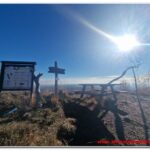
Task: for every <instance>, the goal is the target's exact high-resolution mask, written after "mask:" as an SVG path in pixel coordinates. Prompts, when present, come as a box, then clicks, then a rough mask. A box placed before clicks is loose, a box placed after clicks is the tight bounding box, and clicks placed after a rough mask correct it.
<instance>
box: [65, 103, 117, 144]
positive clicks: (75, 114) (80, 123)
mask: <svg viewBox="0 0 150 150" xmlns="http://www.w3.org/2000/svg"><path fill="white" fill-rule="evenodd" d="M63 109H64V113H65V115H66V117H71V118H75V119H76V120H77V121H76V127H77V129H76V133H75V135H74V137H73V140H72V141H71V142H70V143H69V145H77V146H86V145H91V146H92V145H93V146H94V145H98V144H97V143H96V141H97V140H114V139H115V137H114V136H113V135H112V134H111V133H110V132H109V131H108V129H107V128H106V127H105V125H104V123H103V122H102V120H100V119H99V118H98V117H97V114H95V113H94V111H91V110H89V109H88V108H87V107H85V106H81V105H80V104H77V103H75V102H66V103H64V104H63ZM99 146H100V145H99ZM105 146H106V145H105Z"/></svg>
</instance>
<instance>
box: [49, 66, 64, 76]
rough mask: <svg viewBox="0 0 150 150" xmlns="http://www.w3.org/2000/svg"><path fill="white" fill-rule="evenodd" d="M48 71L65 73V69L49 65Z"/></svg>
mask: <svg viewBox="0 0 150 150" xmlns="http://www.w3.org/2000/svg"><path fill="white" fill-rule="evenodd" d="M48 72H49V73H56V72H57V73H58V74H65V69H61V68H56V67H49V71H48Z"/></svg>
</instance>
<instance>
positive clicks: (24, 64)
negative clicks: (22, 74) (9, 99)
mask: <svg viewBox="0 0 150 150" xmlns="http://www.w3.org/2000/svg"><path fill="white" fill-rule="evenodd" d="M1 63H2V65H1V74H0V92H1V91H31V92H32V91H33V82H34V71H35V65H36V62H25V61H1ZM8 66H12V67H32V70H33V71H32V77H31V87H30V88H14V89H13V88H12V89H11V88H3V83H4V75H5V68H6V67H8Z"/></svg>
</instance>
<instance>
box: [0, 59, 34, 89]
mask: <svg viewBox="0 0 150 150" xmlns="http://www.w3.org/2000/svg"><path fill="white" fill-rule="evenodd" d="M34 65H35V62H2V68H1V79H0V84H1V90H32V87H33V74H34Z"/></svg>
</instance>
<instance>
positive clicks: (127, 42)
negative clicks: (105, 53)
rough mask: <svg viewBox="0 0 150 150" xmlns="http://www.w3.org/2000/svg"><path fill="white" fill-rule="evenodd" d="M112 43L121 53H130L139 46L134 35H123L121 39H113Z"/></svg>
mask: <svg viewBox="0 0 150 150" xmlns="http://www.w3.org/2000/svg"><path fill="white" fill-rule="evenodd" d="M114 42H115V44H116V45H117V47H118V49H119V50H120V51H121V52H129V51H132V50H133V49H134V48H135V47H136V46H139V45H140V43H139V42H138V40H137V38H136V37H135V35H132V34H125V35H123V36H121V37H114Z"/></svg>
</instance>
